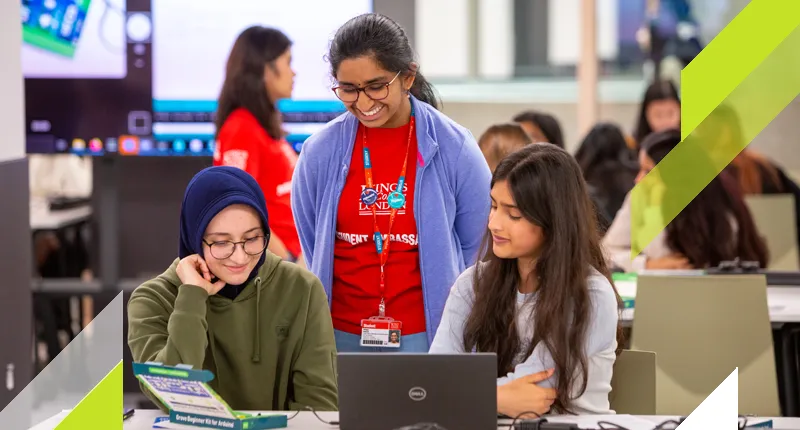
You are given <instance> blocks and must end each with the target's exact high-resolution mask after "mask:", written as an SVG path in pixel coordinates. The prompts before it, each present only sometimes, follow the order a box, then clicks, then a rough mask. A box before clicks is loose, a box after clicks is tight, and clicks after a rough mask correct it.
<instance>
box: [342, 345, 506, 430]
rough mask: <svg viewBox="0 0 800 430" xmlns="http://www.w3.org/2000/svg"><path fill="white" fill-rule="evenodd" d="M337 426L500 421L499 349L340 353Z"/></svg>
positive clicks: (378, 428)
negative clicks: (495, 351)
mask: <svg viewBox="0 0 800 430" xmlns="http://www.w3.org/2000/svg"><path fill="white" fill-rule="evenodd" d="M338 373H339V426H340V427H341V429H342V430H395V429H400V428H403V427H409V426H412V427H410V428H413V426H414V425H417V424H431V423H435V424H438V426H439V427H438V428H444V429H447V430H456V429H458V430H470V429H479V430H480V429H487V428H496V427H497V356H496V355H495V354H458V355H445V354H407V353H340V354H339V356H338Z"/></svg>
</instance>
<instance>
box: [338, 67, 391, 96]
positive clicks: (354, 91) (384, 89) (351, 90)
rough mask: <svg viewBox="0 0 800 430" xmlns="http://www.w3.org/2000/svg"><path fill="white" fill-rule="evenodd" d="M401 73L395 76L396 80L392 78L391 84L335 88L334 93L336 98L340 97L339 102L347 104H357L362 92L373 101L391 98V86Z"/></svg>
mask: <svg viewBox="0 0 800 430" xmlns="http://www.w3.org/2000/svg"><path fill="white" fill-rule="evenodd" d="M400 73H401V72H397V74H396V75H394V78H392V80H391V81H389V82H383V83H380V82H378V83H374V84H369V85H365V86H363V87H357V86H355V85H344V86H338V87H333V88H332V89H333V93H334V94H336V97H338V98H339V100H341V101H343V102H345V103H354V102H357V101H358V96H359V95H361V94H360V93H361V92H363V93H364V94H366V95H367V97H369V98H370V99H372V100H376V101H377V100H383V99H385V98H386V97H389V85H392V83H393V82H394V81H395V80H397V77H398V76H400Z"/></svg>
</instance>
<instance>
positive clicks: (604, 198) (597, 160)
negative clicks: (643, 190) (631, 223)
mask: <svg viewBox="0 0 800 430" xmlns="http://www.w3.org/2000/svg"><path fill="white" fill-rule="evenodd" d="M575 159H576V160H577V161H578V165H579V166H580V167H581V171H583V178H584V179H585V180H586V184H587V185H588V186H589V195H591V196H592V200H593V201H594V202H595V205H596V206H597V209H598V212H600V216H601V219H602V228H603V230H605V229H606V228H608V225H609V224H611V221H612V220H613V219H614V216H615V215H616V214H617V211H619V208H620V207H621V206H622V202H623V201H625V196H626V195H627V194H628V192H629V191H630V190H631V188H633V185H634V179H635V178H636V174H637V173H638V171H639V165H638V163H637V161H636V153H635V152H633V151H631V150H630V149H629V148H628V144H627V143H626V140H625V135H623V134H622V130H620V128H619V127H618V126H616V125H615V124H611V123H600V124H597V125H595V126H594V127H593V128H592V129H591V130H590V131H589V134H587V135H586V137H585V138H584V139H583V142H581V145H580V147H579V148H578V151H577V152H576V153H575Z"/></svg>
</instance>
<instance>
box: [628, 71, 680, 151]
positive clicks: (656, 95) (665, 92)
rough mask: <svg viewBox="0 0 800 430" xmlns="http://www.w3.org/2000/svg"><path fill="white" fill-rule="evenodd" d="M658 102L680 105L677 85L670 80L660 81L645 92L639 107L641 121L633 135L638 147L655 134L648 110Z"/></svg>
mask: <svg viewBox="0 0 800 430" xmlns="http://www.w3.org/2000/svg"><path fill="white" fill-rule="evenodd" d="M658 100H675V101H676V102H678V103H679V104H680V102H681V98H680V95H679V94H678V89H677V88H675V84H673V83H672V81H670V80H660V81H656V82H653V83H651V84H650V85H649V86H648V87H647V90H645V92H644V99H643V100H642V104H641V105H640V106H639V120H638V122H637V123H636V130H635V131H634V133H633V138H634V140H636V143H637V145H638V144H640V143H641V142H642V140H644V138H645V137H647V135H648V134H650V133H652V132H653V129H652V128H651V127H650V123H649V122H648V121H647V108H648V106H650V103H653V102H655V101H658Z"/></svg>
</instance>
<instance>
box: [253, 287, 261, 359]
mask: <svg viewBox="0 0 800 430" xmlns="http://www.w3.org/2000/svg"><path fill="white" fill-rule="evenodd" d="M259 362H261V277H257V278H256V338H255V339H254V341H253V363H259Z"/></svg>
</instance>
